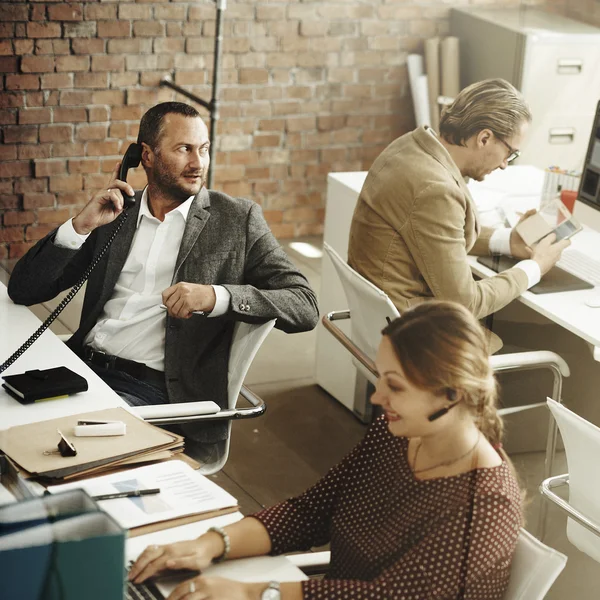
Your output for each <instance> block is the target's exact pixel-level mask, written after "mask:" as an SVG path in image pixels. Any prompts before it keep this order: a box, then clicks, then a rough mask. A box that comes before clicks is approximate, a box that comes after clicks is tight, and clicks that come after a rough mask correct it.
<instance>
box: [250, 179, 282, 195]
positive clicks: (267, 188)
mask: <svg viewBox="0 0 600 600" xmlns="http://www.w3.org/2000/svg"><path fill="white" fill-rule="evenodd" d="M279 184H280V182H279V181H257V182H256V183H255V184H254V191H255V192H256V193H257V194H276V193H277V192H278V191H279Z"/></svg>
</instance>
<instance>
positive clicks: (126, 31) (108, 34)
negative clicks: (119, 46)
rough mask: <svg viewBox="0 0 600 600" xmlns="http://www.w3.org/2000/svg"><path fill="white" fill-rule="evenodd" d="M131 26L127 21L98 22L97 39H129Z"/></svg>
mask: <svg viewBox="0 0 600 600" xmlns="http://www.w3.org/2000/svg"><path fill="white" fill-rule="evenodd" d="M130 35H131V24H130V23H129V21H100V22H99V23H98V37H99V38H116V37H124V38H126V37H129V36H130Z"/></svg>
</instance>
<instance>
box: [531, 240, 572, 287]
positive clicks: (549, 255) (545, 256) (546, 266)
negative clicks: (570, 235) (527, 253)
mask: <svg viewBox="0 0 600 600" xmlns="http://www.w3.org/2000/svg"><path fill="white" fill-rule="evenodd" d="M570 245H571V240H560V241H558V242H557V241H556V235H555V234H554V233H551V234H550V235H547V236H546V237H545V238H542V240H541V241H540V242H538V243H537V244H535V246H534V247H533V251H532V254H531V258H532V260H535V262H536V263H537V264H538V265H539V266H540V272H541V273H542V276H543V275H545V274H546V273H547V272H548V271H549V270H550V269H551V268H552V267H553V266H554V265H555V264H556V263H557V262H558V261H559V260H560V255H561V254H562V252H563V250H564V249H565V248H567V247H568V246H570Z"/></svg>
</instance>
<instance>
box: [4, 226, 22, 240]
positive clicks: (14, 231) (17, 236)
mask: <svg viewBox="0 0 600 600" xmlns="http://www.w3.org/2000/svg"><path fill="white" fill-rule="evenodd" d="M23 229H24V228H23V227H6V228H4V229H0V242H22V241H23Z"/></svg>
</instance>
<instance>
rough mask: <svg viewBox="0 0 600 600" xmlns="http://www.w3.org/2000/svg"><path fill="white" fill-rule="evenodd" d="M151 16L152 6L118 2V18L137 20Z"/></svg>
mask: <svg viewBox="0 0 600 600" xmlns="http://www.w3.org/2000/svg"><path fill="white" fill-rule="evenodd" d="M155 9H156V6H155ZM150 18H152V6H144V5H143V4H133V3H128V2H120V3H119V19H121V20H132V21H135V20H139V19H150Z"/></svg>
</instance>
